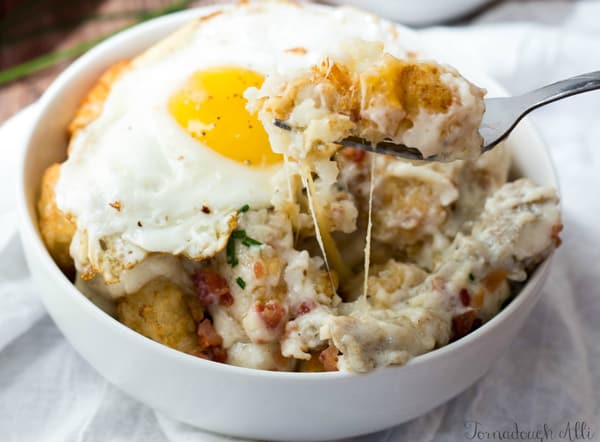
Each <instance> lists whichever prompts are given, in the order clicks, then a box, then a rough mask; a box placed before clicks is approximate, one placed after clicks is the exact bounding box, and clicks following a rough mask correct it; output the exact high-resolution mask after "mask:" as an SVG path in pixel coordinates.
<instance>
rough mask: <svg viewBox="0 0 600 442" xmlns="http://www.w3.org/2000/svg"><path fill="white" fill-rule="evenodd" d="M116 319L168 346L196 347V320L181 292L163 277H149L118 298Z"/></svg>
mask: <svg viewBox="0 0 600 442" xmlns="http://www.w3.org/2000/svg"><path fill="white" fill-rule="evenodd" d="M117 319H118V320H119V321H121V322H122V323H123V324H125V325H126V326H127V327H129V328H131V329H133V330H135V331H136V332H138V333H141V334H142V335H144V336H146V337H148V338H150V339H152V340H154V341H156V342H160V343H161V344H164V345H166V346H168V347H171V348H174V349H177V350H180V351H183V352H186V353H193V352H195V351H197V350H199V348H198V336H197V335H196V323H195V322H194V319H193V317H192V313H191V311H190V308H189V307H188V304H187V302H186V295H185V294H184V292H183V291H182V290H181V289H180V288H179V287H178V286H176V285H175V284H173V283H172V282H169V281H168V280H166V279H164V278H157V279H154V280H152V281H150V282H149V283H148V284H146V285H145V286H144V287H142V288H141V289H140V290H139V291H137V292H135V293H133V294H131V295H127V296H125V297H123V298H121V299H119V301H118V302H117Z"/></svg>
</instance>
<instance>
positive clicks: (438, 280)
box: [431, 276, 446, 292]
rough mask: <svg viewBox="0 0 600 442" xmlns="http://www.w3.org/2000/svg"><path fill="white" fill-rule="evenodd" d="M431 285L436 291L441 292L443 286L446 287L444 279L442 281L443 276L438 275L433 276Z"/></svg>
mask: <svg viewBox="0 0 600 442" xmlns="http://www.w3.org/2000/svg"><path fill="white" fill-rule="evenodd" d="M431 287H432V288H433V289H434V290H435V291H436V292H441V291H443V290H444V288H446V281H444V278H442V277H440V276H436V277H435V278H433V280H432V281H431Z"/></svg>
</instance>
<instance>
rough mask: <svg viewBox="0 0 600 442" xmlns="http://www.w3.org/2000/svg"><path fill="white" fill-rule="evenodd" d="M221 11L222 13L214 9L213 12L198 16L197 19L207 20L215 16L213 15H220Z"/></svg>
mask: <svg viewBox="0 0 600 442" xmlns="http://www.w3.org/2000/svg"><path fill="white" fill-rule="evenodd" d="M222 13H223V11H215V12H212V13H210V14H207V15H205V16H203V17H200V18H199V19H198V21H208V20H210V19H211V18H215V17H217V16H219V15H221V14H222Z"/></svg>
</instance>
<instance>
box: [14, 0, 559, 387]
mask: <svg viewBox="0 0 600 442" xmlns="http://www.w3.org/2000/svg"><path fill="white" fill-rule="evenodd" d="M313 6H314V7H318V8H327V9H329V8H331V7H332V6H327V5H311V7H313ZM223 7H224V5H219V4H217V5H207V6H200V7H196V8H192V9H188V10H185V11H180V12H176V13H172V14H168V15H165V16H162V17H159V18H155V19H152V20H149V21H147V22H144V23H141V24H138V25H136V26H132V27H131V28H128V29H126V30H124V31H121V32H119V33H117V34H115V35H114V36H111V37H110V38H108V39H106V40H105V41H103V42H102V43H100V44H98V45H97V46H95V47H94V48H92V49H91V50H89V51H88V52H86V53H85V54H84V55H82V56H81V57H79V58H78V59H77V60H75V61H74V62H73V63H71V64H70V65H69V66H68V67H67V68H66V69H65V70H64V71H63V72H62V73H61V74H60V75H59V76H58V77H57V78H56V79H55V80H54V81H53V82H52V83H51V85H50V86H49V87H48V89H46V91H45V92H44V93H43V95H42V97H41V98H40V99H39V101H38V102H37V103H36V104H35V107H36V108H37V109H36V112H35V113H34V116H33V118H32V120H33V121H32V123H31V124H30V126H29V129H28V133H27V136H26V137H25V141H24V143H23V144H24V145H23V146H22V149H21V152H20V155H19V157H20V158H19V162H18V171H17V209H18V214H19V218H20V228H19V230H20V234H21V235H22V236H24V237H25V238H24V241H23V245H24V247H30V248H32V250H31V251H33V252H35V253H36V254H37V255H38V257H39V258H40V260H41V262H42V263H43V265H45V266H46V268H47V270H48V272H49V274H50V276H51V277H52V278H53V279H54V280H55V282H57V284H58V285H59V289H60V290H62V291H63V292H64V295H65V296H70V297H71V298H73V301H72V302H74V303H77V304H78V307H79V308H81V309H83V310H86V311H87V312H89V314H91V315H94V316H95V317H96V319H97V320H98V321H99V322H100V323H103V324H106V326H107V327H116V329H115V331H117V330H118V331H119V332H120V333H121V334H123V335H124V337H129V338H130V339H133V340H134V342H137V344H136V345H140V346H148V348H149V350H151V351H154V352H156V353H162V355H163V357H168V358H171V359H178V360H179V361H181V363H185V364H188V363H191V364H197V365H198V368H202V367H203V368H205V369H213V370H223V371H224V372H228V373H230V374H233V375H240V376H250V377H268V378H275V379H288V378H290V379H294V380H296V381H302V380H306V381H311V382H314V381H315V380H317V379H323V380H325V381H330V380H333V379H343V378H351V377H355V376H368V375H372V374H374V373H381V372H398V373H400V372H402V370H406V369H407V368H408V367H411V368H418V367H421V366H423V365H425V364H428V363H435V362H436V361H438V360H441V359H443V358H444V357H446V356H447V355H449V354H451V353H456V352H458V351H460V350H461V349H462V348H465V347H467V346H472V345H474V343H475V342H476V341H479V340H481V339H485V337H486V336H487V335H490V334H492V333H494V332H495V330H497V329H498V328H499V327H502V326H503V325H504V326H510V325H509V324H508V321H509V320H510V317H511V316H512V315H513V313H514V312H515V311H516V310H517V309H519V308H520V306H521V305H522V304H523V303H525V302H526V300H527V299H528V298H530V297H533V296H535V295H536V294H537V293H538V292H539V291H540V290H539V289H540V288H541V287H539V286H540V284H541V283H543V282H544V279H545V277H546V275H547V273H548V271H549V269H550V266H551V263H552V260H553V256H554V254H551V255H550V256H549V257H547V258H546V259H545V260H544V262H542V263H541V264H540V265H539V266H538V268H537V269H536V270H535V271H534V273H533V274H532V275H531V276H530V277H529V279H528V280H527V282H526V283H525V285H524V286H523V287H522V289H521V290H520V291H519V292H518V293H517V294H516V295H515V296H514V297H513V298H512V300H511V301H510V303H509V304H508V305H507V306H506V307H504V308H503V309H502V310H500V311H499V312H498V313H497V314H496V315H495V316H494V317H492V318H491V319H490V320H489V321H487V322H485V323H484V324H483V325H482V326H481V327H479V328H477V329H476V330H474V331H472V332H470V333H469V334H467V335H466V336H464V337H462V338H460V339H457V340H456V341H453V342H449V343H448V344H446V345H444V346H442V347H439V348H435V349H433V350H431V351H429V352H427V353H424V354H421V355H418V356H415V357H413V358H411V359H410V360H409V361H408V362H407V363H406V364H404V365H401V366H387V367H382V368H378V369H376V370H373V371H371V372H369V373H366V374H365V373H352V372H345V371H334V372H316V373H308V372H285V371H268V370H261V369H255V368H247V367H238V366H234V365H229V364H222V363H215V362H213V361H207V360H204V359H202V358H198V357H195V356H192V355H189V354H186V353H183V352H181V351H178V350H175V349H173V348H170V347H167V346H166V345H163V344H160V343H158V342H156V341H154V340H152V339H150V338H147V337H146V336H144V335H142V334H140V333H138V332H136V331H134V330H132V329H131V328H129V327H127V326H126V325H125V324H122V323H121V322H119V321H118V320H117V319H116V318H113V317H112V316H110V315H109V314H107V313H106V312H104V311H103V310H102V309H100V308H99V307H98V306H96V305H95V304H94V303H93V302H92V301H90V300H89V299H88V298H87V297H86V296H83V295H82V293H81V292H80V291H79V290H78V289H77V288H76V287H75V285H74V284H73V283H72V282H71V281H70V280H69V279H68V278H67V277H66V276H65V275H64V274H63V273H62V271H61V270H60V269H59V267H58V265H57V264H56V263H55V262H54V260H53V259H52V257H51V256H50V254H49V253H48V250H47V249H46V246H45V245H44V243H43V241H42V239H41V236H40V234H39V227H38V221H37V216H36V214H35V210H34V213H30V211H29V203H28V201H27V200H28V198H27V193H26V191H27V187H28V186H27V183H26V167H27V164H28V161H27V160H28V157H29V152H30V150H31V149H32V141H33V138H34V134H35V132H36V129H37V126H38V125H40V122H41V121H42V120H43V118H44V117H47V115H46V114H45V113H46V111H47V108H48V107H49V106H50V105H51V104H52V103H53V101H54V99H55V98H56V96H58V95H60V92H61V91H62V90H63V88H64V87H68V83H69V82H70V81H72V79H73V78H78V77H79V76H81V75H89V74H85V72H83V73H82V72H81V71H84V70H85V67H86V66H87V65H88V64H90V63H91V62H93V61H94V60H96V59H98V58H101V57H102V56H105V54H106V52H108V50H109V49H111V48H113V47H115V46H121V45H127V44H128V43H130V42H131V41H133V40H135V39H139V38H140V37H141V36H143V35H145V33H146V32H156V33H158V32H159V29H158V28H160V27H164V28H169V27H172V28H171V29H169V32H172V31H173V30H175V29H177V27H178V25H182V24H184V23H185V22H186V21H187V20H188V19H193V18H194V17H201V16H202V15H205V14H206V13H211V12H213V11H214V10H218V9H222V8H223ZM351 9H355V8H351ZM361 12H363V11H361ZM364 13H365V14H368V15H372V16H373V15H374V14H370V13H367V12H364ZM378 18H379V17H378ZM379 19H381V18H379ZM381 20H385V19H381ZM394 25H396V26H398V27H399V28H400V29H401V30H402V32H404V33H406V34H411V35H412V36H413V37H415V36H417V32H415V31H414V30H412V29H410V28H407V27H405V26H403V25H400V24H397V23H394ZM153 29H154V31H153ZM415 38H417V37H415ZM158 40H160V38H157V41H158ZM478 75H479V76H481V77H482V78H485V79H486V81H488V82H489V84H490V85H493V86H494V88H495V89H497V90H498V91H501V92H502V93H503V94H506V95H508V94H507V93H506V91H505V89H504V88H503V87H502V86H500V85H499V84H498V83H497V82H496V81H495V80H494V79H492V78H491V77H489V76H488V75H487V74H485V73H482V72H478ZM520 126H523V127H526V130H527V131H528V132H529V135H530V136H531V137H533V138H534V139H535V140H536V142H537V143H539V144H540V145H541V146H542V147H543V152H544V153H545V156H546V157H547V158H546V159H547V160H548V163H549V164H550V165H551V169H552V170H551V177H552V179H553V181H554V183H553V185H554V186H556V188H557V189H558V187H559V184H558V177H557V173H556V166H555V164H554V162H553V161H552V157H551V155H550V153H549V150H548V148H547V146H546V144H545V143H544V142H543V140H542V138H541V137H540V135H539V133H538V132H537V130H535V128H534V127H533V126H532V125H531V124H530V123H529V122H528V121H527V120H525V121H523V122H521V123H520ZM32 273H33V272H32ZM536 289H537V290H536Z"/></svg>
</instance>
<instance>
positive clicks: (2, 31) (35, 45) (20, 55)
mask: <svg viewBox="0 0 600 442" xmlns="http://www.w3.org/2000/svg"><path fill="white" fill-rule="evenodd" d="M218 2H219V0H197V1H189V2H183V1H181V0H88V1H85V2H75V1H65V0H20V1H19V0H0V70H4V69H7V68H11V67H14V66H16V65H19V64H21V63H23V62H26V61H29V60H31V59H33V58H36V57H39V56H42V55H45V54H49V53H54V52H55V51H59V50H64V49H68V48H72V47H74V46H76V45H78V44H81V43H85V42H91V41H93V40H95V39H98V38H101V37H104V36H106V35H108V34H110V33H112V32H115V31H118V30H120V29H122V28H124V27H126V26H128V25H131V24H135V23H136V22H137V21H139V20H141V19H143V17H144V15H143V14H148V13H150V14H152V13H157V12H161V11H163V10H165V9H166V8H169V7H173V6H180V5H185V6H188V7H191V6H199V5H205V4H211V3H218ZM220 2H221V3H222V2H224V0H220ZM72 61H73V57H71V58H68V59H66V60H64V61H62V62H60V63H58V64H56V65H54V66H51V67H48V68H45V69H43V70H41V71H39V72H37V73H34V74H32V75H29V76H27V77H24V78H22V79H19V80H16V81H11V82H9V83H6V84H4V85H0V123H2V122H3V121H5V120H6V119H7V118H9V117H10V116H12V115H14V114H15V113H17V112H18V111H19V110H20V109H22V108H23V107H25V106H27V105H28V104H30V103H32V102H34V101H35V100H36V99H37V98H38V97H39V96H40V95H41V94H42V92H43V91H44V90H45V89H46V87H47V86H48V85H49V84H50V83H51V82H52V80H53V79H54V78H55V77H56V76H57V75H58V74H59V73H60V72H61V71H62V70H63V69H64V68H65V67H66V66H67V65H68V64H69V63H71V62H72Z"/></svg>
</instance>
